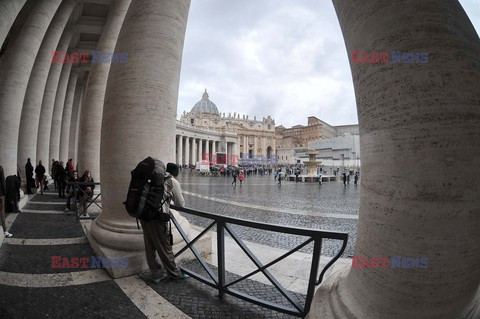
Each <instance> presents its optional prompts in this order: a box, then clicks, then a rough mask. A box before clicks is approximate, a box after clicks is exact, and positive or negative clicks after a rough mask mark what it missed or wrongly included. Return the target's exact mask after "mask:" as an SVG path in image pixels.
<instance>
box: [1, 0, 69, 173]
mask: <svg viewBox="0 0 480 319" xmlns="http://www.w3.org/2000/svg"><path fill="white" fill-rule="evenodd" d="M60 2H61V0H45V1H38V2H37V3H36V4H35V6H34V8H33V9H32V12H31V13H30V15H29V16H28V18H27V20H26V21H25V24H24V26H23V27H22V30H21V31H20V34H19V35H18V37H17V39H16V41H15V43H13V44H12V45H11V46H10V47H9V48H7V50H6V52H5V55H4V56H3V57H2V60H3V63H2V70H1V71H0V73H1V74H2V76H1V77H0V119H2V125H1V126H0V145H1V148H0V163H2V166H3V169H4V171H5V176H8V175H11V174H16V173H17V163H18V162H17V149H18V136H19V124H20V118H21V115H22V107H23V101H24V99H25V92H26V90H27V84H28V79H29V77H30V74H31V72H32V68H33V64H34V62H35V58H36V56H37V53H38V49H39V48H40V45H41V43H42V39H43V37H44V35H45V32H46V31H47V28H48V25H49V24H50V22H51V21H52V18H53V16H54V14H55V12H56V11H57V8H58V6H59V5H60ZM8 24H9V23H8V22H7V24H6V25H8ZM24 160H25V159H22V160H21V163H20V164H21V165H22V166H23V164H24Z"/></svg>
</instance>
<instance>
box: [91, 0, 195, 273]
mask: <svg viewBox="0 0 480 319" xmlns="http://www.w3.org/2000/svg"><path fill="white" fill-rule="evenodd" d="M189 6H190V0H175V1H171V0H142V1H132V2H131V4H130V7H129V9H128V12H127V15H126V17H125V20H124V22H123V25H122V29H121V31H120V35H119V36H118V41H117V44H116V47H115V53H120V52H128V63H116V64H112V65H111V67H110V73H109V76H108V83H107V89H106V92H105V104H104V108H103V118H102V134H101V144H100V145H101V146H100V147H101V149H100V178H101V180H102V213H101V214H100V216H99V217H97V218H96V219H95V220H94V221H93V222H92V225H91V230H90V231H89V232H88V233H87V236H88V237H89V238H88V239H89V241H90V243H91V245H92V247H93V248H94V250H95V251H96V252H97V253H99V254H100V255H102V256H105V257H109V258H115V257H120V256H123V257H128V258H129V263H128V268H115V269H109V272H110V274H111V275H112V276H114V277H118V276H126V275H128V274H133V273H138V271H139V270H141V269H146V268H147V265H146V260H145V250H144V249H145V245H144V241H143V234H142V233H143V231H142V230H138V229H137V225H136V223H135V219H134V218H131V217H130V216H128V214H127V213H126V212H125V207H124V206H123V204H122V198H125V191H126V189H127V188H128V185H129V183H130V178H131V176H130V171H131V170H132V169H134V168H135V167H136V165H137V164H138V163H139V162H140V161H141V160H143V159H144V158H146V157H147V156H152V157H155V158H158V159H161V160H162V161H163V162H164V163H168V162H173V161H174V160H175V158H174V155H175V127H176V120H175V116H176V113H177V104H178V87H179V81H180V65H181V58H182V50H183V42H184V38H185V28H186V23H187V16H188V9H189ZM159 146H161V147H159ZM179 217H180V216H179ZM129 252H130V253H129Z"/></svg>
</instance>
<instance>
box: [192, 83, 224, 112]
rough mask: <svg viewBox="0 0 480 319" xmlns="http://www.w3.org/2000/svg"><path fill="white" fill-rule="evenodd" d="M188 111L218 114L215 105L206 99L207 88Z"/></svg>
mask: <svg viewBox="0 0 480 319" xmlns="http://www.w3.org/2000/svg"><path fill="white" fill-rule="evenodd" d="M190 112H191V113H194V114H202V113H208V114H215V115H218V116H220V113H219V112H218V109H217V106H216V105H215V104H214V103H213V102H212V101H210V100H209V99H208V93H207V89H205V93H203V95H202V99H201V100H200V101H198V102H197V103H195V105H194V106H193V108H192V110H191V111H190Z"/></svg>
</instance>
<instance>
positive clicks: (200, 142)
mask: <svg viewBox="0 0 480 319" xmlns="http://www.w3.org/2000/svg"><path fill="white" fill-rule="evenodd" d="M198 161H199V162H200V163H201V162H202V161H203V140H202V139H201V138H200V139H198Z"/></svg>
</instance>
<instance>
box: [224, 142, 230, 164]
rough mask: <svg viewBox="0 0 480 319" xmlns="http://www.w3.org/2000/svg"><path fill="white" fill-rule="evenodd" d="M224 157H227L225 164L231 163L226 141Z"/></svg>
mask: <svg viewBox="0 0 480 319" xmlns="http://www.w3.org/2000/svg"><path fill="white" fill-rule="evenodd" d="M225 158H226V159H227V165H231V160H230V152H229V150H228V142H227V141H225Z"/></svg>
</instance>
